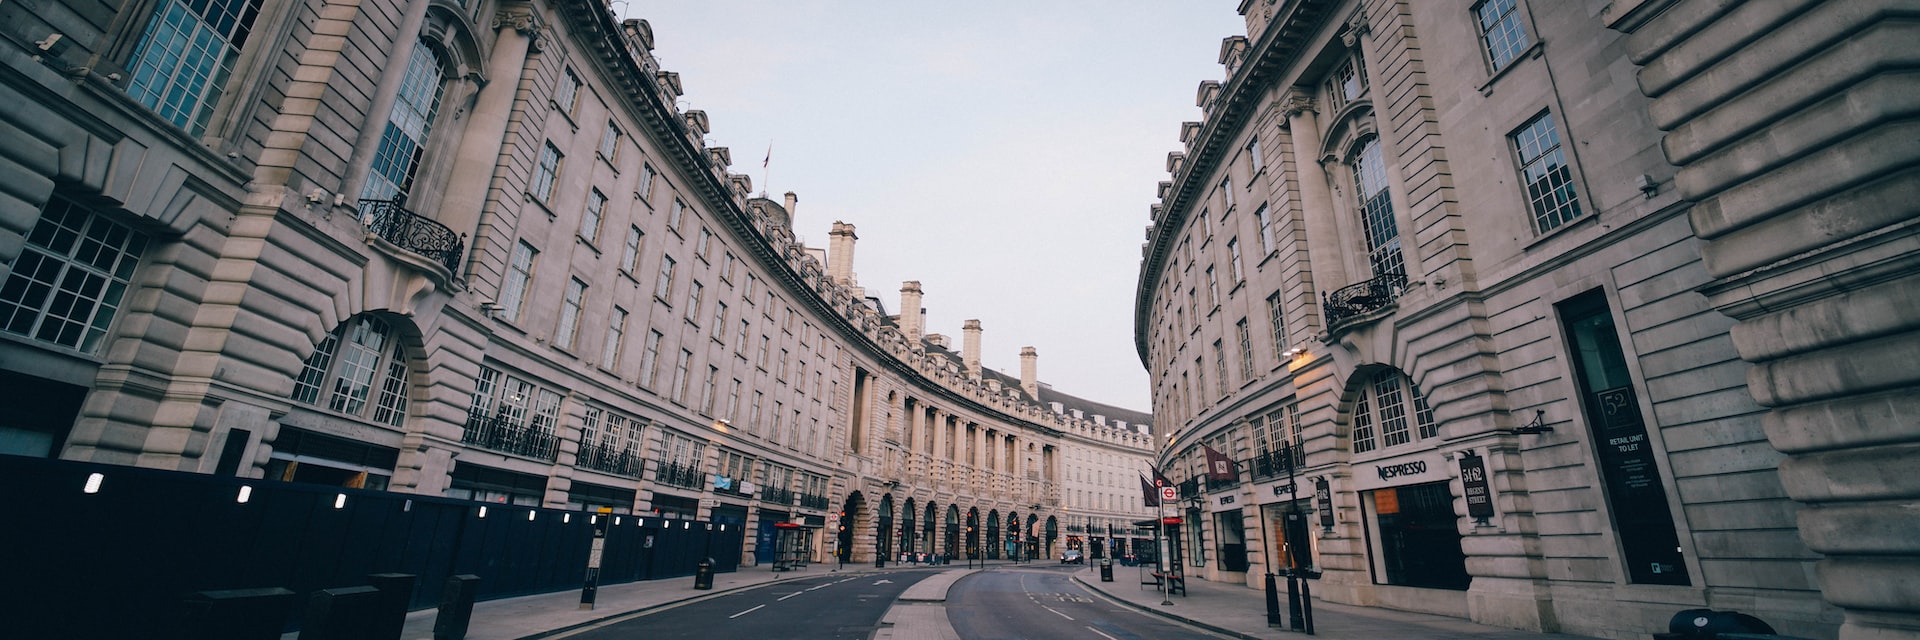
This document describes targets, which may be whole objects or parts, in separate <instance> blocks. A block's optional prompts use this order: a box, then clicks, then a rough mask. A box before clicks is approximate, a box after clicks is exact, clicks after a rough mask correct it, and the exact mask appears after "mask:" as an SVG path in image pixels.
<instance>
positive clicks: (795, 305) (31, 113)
mask: <svg viewBox="0 0 1920 640" xmlns="http://www.w3.org/2000/svg"><path fill="white" fill-rule="evenodd" d="M69 4H72V3H64V2H54V3H42V4H39V5H32V6H29V5H16V4H9V5H7V6H8V7H9V9H8V11H10V12H12V13H11V15H15V16H17V17H19V18H20V19H15V20H9V21H7V24H6V25H4V26H0V30H3V31H4V32H5V33H6V35H7V36H8V38H7V39H6V40H5V44H4V45H0V48H3V49H4V51H5V53H6V56H5V57H6V63H5V64H4V65H0V104H4V105H5V106H4V107H0V109H3V110H4V114H0V131H4V132H5V133H6V134H7V135H6V138H7V139H8V140H9V141H10V143H9V144H7V145H0V146H3V147H4V149H0V157H4V158H5V160H6V162H5V163H4V165H5V172H6V179H5V180H4V181H0V182H4V183H5V185H6V187H5V188H4V189H0V210H3V211H5V212H6V213H5V215H0V264H4V265H5V266H4V267H0V279H4V281H5V284H4V290H5V293H4V294H0V316H3V317H0V381H4V383H5V384H0V405H4V406H7V407H10V408H16V409H10V410H9V415H8V416H6V417H5V418H4V419H0V420H4V421H0V452H5V453H10V454H24V455H37V456H58V457H62V458H67V459H73V460H85V461H95V462H107V463H116V464H126V465H139V466H143V467H153V468H163V469H173V470H180V471H193V472H201V473H213V474H228V475H234V474H237V475H240V476H247V477H266V478H273V479H280V480H286V481H293V482H309V483H322V484H332V485H338V486H347V487H357V488H365V489H385V490H389V491H399V492H411V493H420V494H429V495H444V496H452V497H457V498H467V499H473V500H484V501H493V502H502V503H511V504H524V505H542V506H548V507H572V508H583V509H598V508H608V509H611V510H613V511H615V512H618V513H654V514H660V515H662V516H667V517H684V518H700V519H711V520H716V521H720V522H736V523H741V524H744V525H745V526H746V527H747V529H748V531H749V537H748V540H749V542H748V544H747V548H746V549H745V550H744V553H745V554H748V555H749V556H750V557H755V558H757V559H759V560H762V561H765V560H768V559H769V558H771V557H772V554H773V553H774V549H773V546H774V545H773V541H774V540H775V538H774V536H773V527H771V526H770V525H772V524H778V523H793V524H798V525H799V526H801V527H803V528H814V529H816V530H819V531H821V535H818V536H815V537H814V538H813V540H814V544H813V545H811V546H809V547H807V548H804V549H800V550H798V552H799V553H803V554H805V555H809V556H812V557H813V559H815V560H822V559H825V558H829V557H832V556H833V555H836V554H837V555H840V556H842V557H844V558H846V559H848V560H849V561H860V562H864V561H872V560H874V559H876V557H878V558H884V557H887V556H888V555H891V554H893V553H895V552H900V551H918V550H928V549H931V550H943V551H945V552H947V553H948V554H950V555H958V554H961V553H966V554H971V555H980V554H982V553H986V554H995V553H996V550H1000V549H1012V548H1015V547H1014V545H1016V544H1017V545H1018V547H1019V548H1021V549H1022V550H1024V551H1027V552H1029V553H1033V554H1035V555H1045V554H1050V553H1051V552H1052V549H1054V548H1057V547H1058V546H1059V544H1060V540H1061V536H1062V533H1061V531H1062V525H1063V523H1062V522H1061V517H1062V513H1063V512H1062V508H1063V497H1062V485H1063V482H1064V480H1063V471H1062V469H1063V465H1064V461H1065V460H1067V459H1069V458H1074V459H1078V456H1079V455H1080V454H1078V453H1075V452H1078V451H1080V450H1081V449H1088V450H1092V449H1099V450H1102V451H1109V452H1111V451H1124V452H1131V454H1132V455H1135V456H1139V457H1144V456H1146V455H1147V454H1148V452H1150V451H1151V446H1150V444H1151V443H1150V440H1149V438H1148V436H1146V435H1143V434H1140V433H1138V432H1135V431H1132V430H1130V429H1123V428H1119V427H1117V426H1113V425H1107V424H1102V423H1101V422H1100V421H1099V420H1097V419H1092V418H1082V417H1078V416H1076V415H1073V414H1064V413H1061V412H1057V411H1053V410H1049V409H1048V408H1047V405H1046V403H1047V402H1049V400H1050V398H1051V397H1053V395H1054V394H1052V392H1051V391H1050V390H1046V389H1043V388H1042V387H1041V386H1040V384H1039V381H1038V380H1037V379H1036V378H1035V376H1034V374H1033V367H1031V366H1029V367H1026V368H1025V369H1026V371H1025V372H1024V374H1025V375H1022V376H1020V377H1017V378H1016V377H1010V376H1006V375H1003V374H999V373H997V372H993V371H990V370H987V369H985V368H983V367H982V366H981V365H980V363H979V357H978V353H979V345H978V338H979V332H978V331H969V333H968V336H969V339H968V342H967V347H966V356H965V357H964V358H962V357H956V356H955V355H954V354H952V353H950V352H948V351H947V349H946V345H945V341H944V340H943V339H934V338H936V337H930V336H927V335H925V331H924V325H923V323H922V320H921V315H920V313H921V310H920V302H919V297H920V294H919V289H918V285H917V284H913V283H909V284H910V286H909V287H908V288H906V289H905V290H903V294H902V303H903V305H904V306H905V307H907V308H908V309H909V312H908V313H905V314H904V315H899V316H894V315H889V314H887V313H886V312H885V311H883V310H882V306H881V304H880V303H879V301H878V300H877V299H874V298H870V297H868V296H867V295H866V294H865V293H864V292H863V290H861V289H860V288H859V287H858V286H857V284H856V283H855V282H854V278H853V272H852V266H853V251H854V241H855V232H854V227H853V226H852V225H847V224H836V225H835V227H834V231H833V233H832V235H831V238H830V239H829V240H830V246H829V247H828V248H827V249H826V250H825V251H822V250H820V249H818V248H810V247H807V246H805V245H803V244H802V243H801V242H799V241H798V240H797V239H796V238H795V237H794V235H793V232H792V228H791V221H792V219H793V216H794V215H796V213H797V212H796V208H797V202H796V198H795V197H794V196H793V195H792V194H788V195H787V197H786V199H785V200H784V202H774V201H771V200H767V199H763V198H753V197H750V195H749V194H750V193H751V192H752V189H751V183H750V181H749V179H748V178H747V177H746V176H743V175H739V174H736V173H732V172H730V171H729V162H730V159H731V156H730V154H729V152H728V150H727V149H725V148H722V147H714V146H709V145H708V143H707V134H708V131H709V120H708V116H707V114H705V113H704V112H701V111H697V110H685V109H682V108H681V107H679V106H677V104H676V103H677V102H678V101H679V97H680V81H679V77H678V76H677V75H676V74H674V73H673V72H671V71H666V70H663V69H661V68H660V67H659V64H658V61H657V60H656V59H655V58H654V57H653V56H652V54H651V53H650V50H651V48H652V44H653V34H652V31H651V29H650V28H649V26H648V25H647V23H646V22H644V21H640V20H627V21H624V22H621V21H618V20H616V19H615V18H614V17H613V14H612V13H611V11H610V10H609V7H608V5H607V4H605V3H603V2H598V1H595V0H553V1H546V0H540V1H535V2H521V1H517V0H475V1H470V2H451V1H447V0H372V1H368V2H351V3H340V2H328V1H314V2H306V1H294V0H231V1H223V2H215V3H201V4H197V5H189V4H187V3H181V2H177V1H174V0H159V1H157V2H147V3H129V4H125V5H115V6H114V7H106V6H90V7H85V8H78V5H74V6H73V7H68V6H67V5H69ZM182 41H191V42H195V43H197V44H196V46H193V47H184V48H183V47H178V46H173V44H171V43H178V42H182ZM36 43H37V44H36ZM974 326H975V327H977V324H975V325H974ZM1140 420H1142V419H1141V418H1138V417H1136V418H1131V419H1130V422H1138V421H1140ZM1002 522H1004V523H1009V524H1008V525H1007V526H1005V527H1000V523H1002ZM1011 523H1018V524H1017V526H1014V525H1013V524H1011ZM1003 529H1004V532H1003ZM994 536H999V538H997V539H996V538H993V537H994ZM1016 536H1017V537H1016ZM1003 542H1004V543H1006V544H1001V543H1003Z"/></svg>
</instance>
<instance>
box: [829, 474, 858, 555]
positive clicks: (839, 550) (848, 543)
mask: <svg viewBox="0 0 1920 640" xmlns="http://www.w3.org/2000/svg"><path fill="white" fill-rule="evenodd" d="M865 507H866V497H865V496H862V495H860V492H858V491H855V492H853V493H852V494H849V495H848V496H847V501H846V502H844V503H842V504H841V505H840V525H839V526H840V530H839V531H838V536H837V537H836V539H835V540H834V547H833V555H834V557H835V558H838V559H839V560H840V562H842V563H846V562H852V561H853V560H854V558H853V531H854V528H855V527H856V526H857V525H858V524H859V522H860V521H861V520H864V519H865V518H866V514H864V513H862V511H863V510H864V509H865Z"/></svg>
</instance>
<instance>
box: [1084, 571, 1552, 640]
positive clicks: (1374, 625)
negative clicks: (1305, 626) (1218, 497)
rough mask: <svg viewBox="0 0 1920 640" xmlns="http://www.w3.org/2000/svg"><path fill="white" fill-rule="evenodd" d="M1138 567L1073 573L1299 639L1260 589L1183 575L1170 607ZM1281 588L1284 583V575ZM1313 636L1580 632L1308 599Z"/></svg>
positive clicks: (1213, 622)
mask: <svg viewBox="0 0 1920 640" xmlns="http://www.w3.org/2000/svg"><path fill="white" fill-rule="evenodd" d="M1138 573H1139V570H1138V569H1136V568H1134V567H1119V566H1115V567H1114V568H1113V582H1101V581H1100V568H1099V567H1098V566H1097V565H1092V564H1089V565H1087V568H1085V569H1082V570H1080V571H1076V572H1074V574H1073V577H1074V579H1075V580H1078V581H1079V582H1080V583H1081V584H1083V585H1085V586H1086V587H1087V588H1089V589H1092V590H1094V591H1097V592H1099V593H1102V594H1106V595H1107V597H1110V598H1113V599H1114V600H1118V601H1120V602H1121V603H1124V604H1126V605H1129V606H1132V607H1134V608H1136V609H1140V610H1143V611H1147V612H1150V613H1154V614H1156V615H1160V616H1164V617H1168V618H1173V619H1176V620H1179V621H1181V622H1186V623H1188V624H1193V625H1195V626H1198V627H1202V628H1206V629H1210V630H1212V631H1216V632H1219V633H1224V634H1227V635H1231V636H1236V637H1240V638H1304V637H1305V636H1304V634H1299V633H1295V632H1291V631H1288V630H1287V628H1286V627H1285V626H1284V625H1283V626H1280V627H1268V626H1267V597H1266V594H1265V593H1263V592H1262V591H1259V590H1256V589H1249V588H1247V587H1246V586H1244V585H1238V584H1221V583H1216V582H1208V581H1206V580H1200V579H1198V578H1188V579H1187V596H1186V597H1182V596H1180V595H1177V594H1176V595H1174V596H1173V597H1172V598H1170V599H1171V600H1172V601H1173V604H1172V605H1171V606H1166V605H1161V604H1160V603H1161V602H1162V597H1161V595H1160V591H1159V590H1158V589H1152V588H1147V587H1143V586H1142V585H1140V584H1139V582H1140V580H1139V575H1138ZM1280 588H1281V589H1285V588H1286V582H1285V581H1284V580H1282V581H1281V583H1280ZM1286 606H1287V600H1286V595H1285V594H1284V593H1282V594H1281V597H1280V608H1281V611H1280V614H1281V619H1282V621H1283V622H1284V621H1285V618H1286ZM1313 626H1314V635H1315V637H1319V638H1330V639H1333V640H1379V639H1380V638H1422V639H1436V640H1451V639H1459V640H1467V639H1480V638H1490V639H1494V640H1522V639H1526V640H1540V639H1549V638H1554V639H1560V640H1580V639H1582V638H1585V636H1570V635H1564V634H1557V633H1538V632H1532V631H1515V630H1512V629H1503V628H1500V627H1489V626H1486V625H1480V624H1474V623H1472V622H1469V621H1466V620H1462V619H1460V618H1449V617H1446V616H1436V615H1428V614H1424V613H1412V612H1407V611H1398V610H1394V609H1382V608H1375V607H1355V606H1349V605H1343V604H1334V603H1331V602H1324V601H1321V600H1320V599H1318V598H1315V599H1314V601H1313Z"/></svg>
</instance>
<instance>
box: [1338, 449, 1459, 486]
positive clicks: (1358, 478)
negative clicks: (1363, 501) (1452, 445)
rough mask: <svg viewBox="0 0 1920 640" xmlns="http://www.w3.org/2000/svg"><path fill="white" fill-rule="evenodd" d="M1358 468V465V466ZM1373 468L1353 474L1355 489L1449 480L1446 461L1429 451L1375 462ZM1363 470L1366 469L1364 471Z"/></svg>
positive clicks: (1436, 453)
mask: <svg viewBox="0 0 1920 640" xmlns="http://www.w3.org/2000/svg"><path fill="white" fill-rule="evenodd" d="M1356 466H1357V465H1356ZM1369 466H1371V467H1372V468H1371V469H1368V468H1367V467H1360V469H1355V471H1356V472H1357V473H1355V474H1353V483H1354V488H1356V489H1359V490H1361V491H1366V490H1370V489H1379V488H1383V487H1398V486H1405V485H1409V484H1419V483H1423V482H1437V481H1440V480H1445V479H1447V465H1446V460H1445V459H1444V458H1441V457H1440V452H1438V451H1428V452H1425V453H1422V454H1419V455H1413V456H1404V457H1398V458H1389V459H1386V460H1380V461H1378V462H1374V463H1372V464H1371V465H1369ZM1361 469H1366V470H1364V471H1362V470H1361Z"/></svg>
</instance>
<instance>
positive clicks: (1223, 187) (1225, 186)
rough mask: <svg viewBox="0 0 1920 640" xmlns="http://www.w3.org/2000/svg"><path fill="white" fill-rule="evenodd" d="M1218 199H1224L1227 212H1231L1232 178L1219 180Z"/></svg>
mask: <svg viewBox="0 0 1920 640" xmlns="http://www.w3.org/2000/svg"><path fill="white" fill-rule="evenodd" d="M1220 197H1221V198H1224V199H1225V200H1224V202H1225V204H1226V207H1227V210H1229V211H1231V210H1233V178H1221V179H1220Z"/></svg>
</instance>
